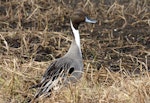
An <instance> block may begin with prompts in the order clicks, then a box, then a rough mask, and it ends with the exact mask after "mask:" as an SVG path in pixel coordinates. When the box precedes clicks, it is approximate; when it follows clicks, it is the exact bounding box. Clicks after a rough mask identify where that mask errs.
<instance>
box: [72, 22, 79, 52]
mask: <svg viewBox="0 0 150 103" xmlns="http://www.w3.org/2000/svg"><path fill="white" fill-rule="evenodd" d="M70 24H71V29H72V32H73V35H74V40H75V42H76V44H77V46H78V48H79V49H80V34H79V30H76V29H75V28H74V27H73V24H72V21H71V20H70ZM80 51H81V49H80Z"/></svg>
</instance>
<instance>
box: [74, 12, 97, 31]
mask: <svg viewBox="0 0 150 103" xmlns="http://www.w3.org/2000/svg"><path fill="white" fill-rule="evenodd" d="M82 22H87V23H96V22H97V21H96V20H92V19H90V18H89V17H88V16H87V14H86V13H85V12H83V11H82V10H76V11H75V12H74V13H73V14H72V16H71V23H72V25H73V27H74V28H75V29H76V30H77V29H78V26H79V24H80V23H82Z"/></svg>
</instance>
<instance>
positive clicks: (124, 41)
mask: <svg viewBox="0 0 150 103" xmlns="http://www.w3.org/2000/svg"><path fill="white" fill-rule="evenodd" d="M112 1H113V0H112ZM114 1H115V0H114ZM117 1H118V2H114V3H113V2H110V1H108V0H101V1H94V0H86V1H82V2H81V1H70V0H59V1H57V0H55V1H53V0H22V1H20V0H18V1H17V0H10V1H9V0H2V1H0V58H1V60H0V101H1V103H28V101H30V99H31V98H32V97H33V96H34V93H35V90H34V89H33V90H32V89H29V87H30V86H32V85H33V84H36V83H37V82H39V81H40V79H41V76H42V74H43V73H44V71H45V70H46V68H47V67H48V65H49V64H50V63H51V62H52V60H54V59H56V58H59V57H61V56H62V55H64V54H65V53H66V51H67V50H68V48H69V46H70V43H71V38H72V35H70V34H71V32H70V25H69V16H70V14H71V13H72V11H73V9H74V8H75V7H82V8H83V9H84V10H85V11H87V12H88V13H89V14H90V16H91V17H92V18H96V19H97V20H98V23H97V24H95V25H88V24H82V25H81V26H80V28H81V30H80V33H81V43H82V52H83V59H84V75H83V77H82V79H81V81H80V82H79V83H78V84H77V85H76V86H71V85H70V86H68V87H64V88H63V89H62V90H61V91H60V92H56V93H54V94H53V95H52V96H51V98H46V99H43V100H42V99H41V100H39V102H40V103H49V102H50V103H149V101H150V76H149V74H150V73H149V70H150V45H149V44H150V36H149V35H150V29H149V28H150V13H149V11H150V1H149V0H140V1H139V0H126V1H123V0H117Z"/></svg>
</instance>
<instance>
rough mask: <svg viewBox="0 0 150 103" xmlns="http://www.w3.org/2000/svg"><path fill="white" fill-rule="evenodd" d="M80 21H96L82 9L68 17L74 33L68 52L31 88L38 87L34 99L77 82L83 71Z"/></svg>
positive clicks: (52, 64)
mask: <svg viewBox="0 0 150 103" xmlns="http://www.w3.org/2000/svg"><path fill="white" fill-rule="evenodd" d="M82 22H88V23H96V20H91V19H89V18H88V17H87V15H86V13H84V12H83V11H82V10H76V11H75V12H74V13H73V15H72V16H71V19H70V25H71V29H72V32H73V35H74V38H73V40H72V43H71V46H70V48H69V50H68V52H67V53H66V54H65V55H64V56H63V57H61V58H59V59H56V60H55V61H54V62H52V63H51V65H50V66H49V67H48V69H47V70H46V71H45V73H44V75H43V78H42V80H41V82H40V83H39V84H37V85H35V86H32V87H33V88H38V90H37V93H36V94H35V97H34V99H36V98H38V97H41V96H49V95H50V94H51V92H52V91H54V90H56V89H58V88H59V89H60V88H61V87H63V86H64V85H66V84H68V83H74V82H77V81H78V80H79V79H80V78H81V76H82V72H83V61H82V53H81V48H80V34H79V30H78V26H79V24H80V23H82Z"/></svg>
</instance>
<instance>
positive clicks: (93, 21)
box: [85, 17, 97, 23]
mask: <svg viewBox="0 0 150 103" xmlns="http://www.w3.org/2000/svg"><path fill="white" fill-rule="evenodd" d="M85 22H87V23H96V22H97V20H91V19H89V18H88V17H85Z"/></svg>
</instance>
